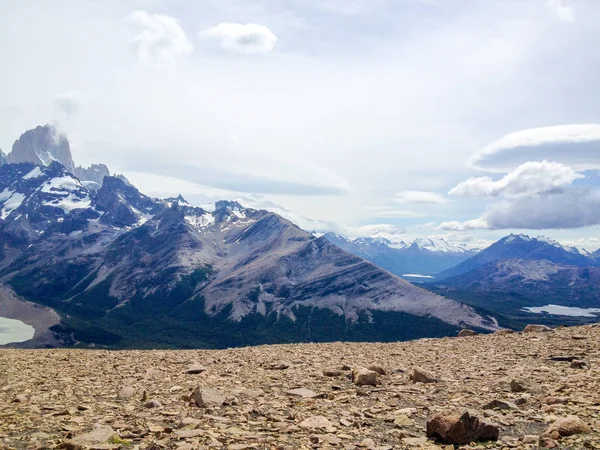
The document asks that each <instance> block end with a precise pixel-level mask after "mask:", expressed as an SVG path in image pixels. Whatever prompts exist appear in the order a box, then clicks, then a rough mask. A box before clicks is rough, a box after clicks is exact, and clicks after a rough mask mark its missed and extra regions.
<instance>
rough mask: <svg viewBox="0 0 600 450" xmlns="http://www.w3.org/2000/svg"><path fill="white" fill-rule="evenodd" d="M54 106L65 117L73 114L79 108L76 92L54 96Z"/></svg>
mask: <svg viewBox="0 0 600 450" xmlns="http://www.w3.org/2000/svg"><path fill="white" fill-rule="evenodd" d="M54 106H55V107H56V108H57V109H58V110H59V111H61V112H62V113H63V114H65V115H66V116H67V117H71V116H75V115H76V114H77V113H78V112H79V111H80V110H81V98H80V94H79V93H78V92H65V93H62V94H58V95H56V96H55V97H54Z"/></svg>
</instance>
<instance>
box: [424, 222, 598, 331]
mask: <svg viewBox="0 0 600 450" xmlns="http://www.w3.org/2000/svg"><path fill="white" fill-rule="evenodd" d="M599 262H600V261H599V260H598V252H595V253H589V252H586V251H580V250H578V249H576V248H573V247H567V246H563V245H561V244H559V243H558V242H556V241H554V240H553V239H549V238H547V237H543V236H539V237H537V238H535V237H529V236H527V235H523V234H511V235H509V236H506V237H504V238H502V239H500V240H499V241H497V242H495V243H494V244H492V245H490V246H489V247H488V248H486V249H484V250H482V251H480V252H479V253H477V254H476V255H475V256H473V257H471V258H469V259H467V260H465V261H463V262H462V263H460V264H458V265H456V266H455V267H452V268H450V269H448V270H445V271H444V272H442V273H440V274H438V276H437V278H436V279H435V280H434V281H432V282H431V283H427V284H426V285H424V287H426V288H427V289H429V290H431V291H432V292H436V293H439V294H442V295H447V296H451V297H452V298H456V299H459V300H460V301H462V302H464V303H466V304H469V305H471V306H474V307H477V308H479V309H480V310H486V311H488V313H489V314H495V315H496V317H500V323H501V324H502V325H503V326H507V327H513V328H518V327H522V326H523V325H524V324H527V323H530V322H531V321H532V320H535V321H538V322H542V323H546V324H548V325H558V324H572V325H575V324H581V323H587V322H591V321H597V320H598V317H597V315H595V314H594V313H593V312H590V313H588V312H586V311H585V310H577V311H574V312H570V311H569V309H568V308H584V309H585V308H592V309H595V308H599V307H600V295H598V293H599V292H600V268H599V267H598V266H600V264H599ZM549 305H558V306H561V307H567V309H564V308H559V309H552V307H551V306H550V310H551V311H554V312H553V314H543V315H541V316H540V315H536V316H534V315H532V313H531V312H530V310H528V309H527V308H531V307H546V308H547V309H548V306H549ZM567 314H572V315H571V316H568V315H567Z"/></svg>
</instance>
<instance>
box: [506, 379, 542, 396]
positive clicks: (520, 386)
mask: <svg viewBox="0 0 600 450" xmlns="http://www.w3.org/2000/svg"><path fill="white" fill-rule="evenodd" d="M510 390H511V392H516V393H518V392H532V391H535V390H536V388H535V386H534V385H533V383H531V382H530V381H529V380H524V379H521V378H515V379H512V380H510Z"/></svg>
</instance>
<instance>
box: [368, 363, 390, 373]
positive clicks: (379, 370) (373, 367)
mask: <svg viewBox="0 0 600 450" xmlns="http://www.w3.org/2000/svg"><path fill="white" fill-rule="evenodd" d="M367 369H369V370H372V371H373V372H377V373H378V374H379V375H387V372H386V370H385V369H384V368H383V367H381V366H378V365H377V364H371V365H370V366H367Z"/></svg>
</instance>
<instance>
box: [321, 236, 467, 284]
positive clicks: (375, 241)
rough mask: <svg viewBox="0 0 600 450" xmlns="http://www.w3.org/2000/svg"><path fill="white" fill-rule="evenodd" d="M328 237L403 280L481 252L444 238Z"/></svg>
mask: <svg viewBox="0 0 600 450" xmlns="http://www.w3.org/2000/svg"><path fill="white" fill-rule="evenodd" d="M324 236H325V238H326V239H328V240H329V241H330V242H332V243H333V244H335V245H337V246H338V247H340V248H342V249H344V250H346V251H347V252H350V253H352V254H354V255H357V256H359V257H361V258H365V259H367V260H369V261H371V262H372V263H374V264H376V265H378V266H380V267H382V268H384V269H385V270H388V271H390V272H392V273H394V274H395V275H398V276H400V277H403V276H406V274H422V275H435V274H436V273H438V272H441V271H442V270H445V269H448V268H450V267H453V266H455V265H456V264H458V263H460V262H462V261H464V260H466V259H467V258H469V257H470V256H472V255H474V254H475V253H476V252H477V250H476V249H469V248H467V247H465V246H464V245H456V244H451V243H449V242H447V241H446V240H444V239H441V238H417V239H415V240H413V241H412V242H410V243H407V242H404V241H400V242H392V241H390V240H388V239H385V238H381V237H377V238H372V237H359V238H356V239H349V238H346V237H344V236H341V235H339V234H335V233H326V234H325V235H324Z"/></svg>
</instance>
